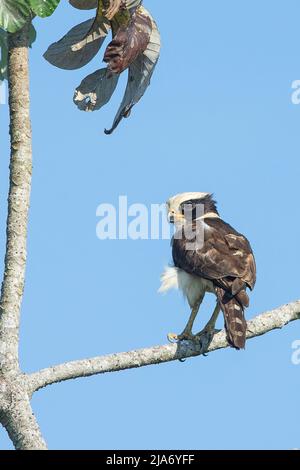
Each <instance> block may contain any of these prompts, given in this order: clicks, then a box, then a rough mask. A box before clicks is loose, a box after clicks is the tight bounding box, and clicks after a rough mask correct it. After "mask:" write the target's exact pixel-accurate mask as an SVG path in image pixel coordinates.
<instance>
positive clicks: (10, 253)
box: [0, 22, 46, 449]
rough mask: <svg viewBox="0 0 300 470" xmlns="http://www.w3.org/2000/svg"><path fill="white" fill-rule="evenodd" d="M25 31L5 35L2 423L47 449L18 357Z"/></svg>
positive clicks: (21, 444) (27, 132)
mask: <svg viewBox="0 0 300 470" xmlns="http://www.w3.org/2000/svg"><path fill="white" fill-rule="evenodd" d="M29 27H30V22H28V24H26V25H25V27H24V28H23V29H22V30H20V31H19V32H17V33H15V34H8V89H9V113H10V137H11V155H10V185H9V195H8V215H7V229H6V237H7V239H6V252H5V253H6V254H5V265H4V276H3V282H2V290H1V299H0V423H1V424H2V425H3V426H4V427H5V428H6V430H7V432H8V434H9V436H10V438H11V440H12V441H13V443H14V445H15V448H16V449H45V448H46V444H45V441H44V440H43V438H42V435H41V433H40V429H39V426H38V423H37V421H36V419H35V416H34V415H33V412H32V409H31V405H30V400H29V395H28V393H27V388H26V386H25V384H26V381H25V379H24V377H23V375H22V374H21V373H20V369H19V358H18V349H19V322H20V309H21V302H22V296H23V289H24V281H25V266H26V242H27V222H28V211H29V200H30V189H31V165H32V152H31V125H30V110H29V77H28V46H29Z"/></svg>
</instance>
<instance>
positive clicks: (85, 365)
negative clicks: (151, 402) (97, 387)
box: [27, 300, 300, 394]
mask: <svg viewBox="0 0 300 470" xmlns="http://www.w3.org/2000/svg"><path fill="white" fill-rule="evenodd" d="M297 319H300V300H298V301H296V302H292V303H289V304H286V305H283V306H281V307H279V308H276V309H274V310H271V311H269V312H265V313H263V314H261V315H258V316H257V317H255V318H254V319H253V320H250V321H249V322H248V323H247V325H248V330H247V339H250V338H254V337H256V336H260V335H263V334H265V333H268V332H269V331H272V330H275V329H277V328H282V327H283V326H284V325H286V324H287V323H290V322H292V321H294V320H297ZM228 346H229V345H228V342H227V340H226V334H225V331H224V330H222V331H220V332H219V333H216V334H215V335H214V337H213V339H212V341H211V343H210V345H209V347H208V349H207V352H211V351H215V350H217V349H221V348H226V347H228ZM200 354H202V351H201V349H200V345H198V344H196V343H193V342H191V341H183V342H181V343H178V344H167V345H164V346H154V347H151V348H144V349H138V350H135V351H130V352H123V353H118V354H110V355H107V356H99V357H94V358H91V359H84V360H79V361H71V362H66V363H64V364H60V365H56V366H53V367H49V368H47V369H42V370H40V371H39V372H35V373H32V374H30V375H28V376H27V382H28V393H29V394H32V393H33V392H35V391H36V390H39V389H40V388H43V387H46V386H47V385H51V384H53V383H57V382H61V381H63V380H69V379H76V378H79V377H87V376H91V375H95V374H104V373H106V372H116V371H120V370H124V369H132V368H134V367H142V366H148V365H151V364H160V363H163V362H169V361H174V360H176V359H185V358H188V357H192V356H198V355H200Z"/></svg>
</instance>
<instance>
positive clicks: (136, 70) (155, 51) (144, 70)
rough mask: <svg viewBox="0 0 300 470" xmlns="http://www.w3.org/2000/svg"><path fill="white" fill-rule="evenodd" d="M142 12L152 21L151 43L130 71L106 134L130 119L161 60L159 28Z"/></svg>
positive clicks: (144, 11) (145, 13)
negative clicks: (115, 113)
mask: <svg viewBox="0 0 300 470" xmlns="http://www.w3.org/2000/svg"><path fill="white" fill-rule="evenodd" d="M141 11H142V12H143V14H144V15H148V16H149V17H150V18H151V21H152V33H151V36H150V42H149V44H148V46H147V49H146V50H145V51H144V52H143V54H141V55H139V57H138V58H137V59H136V60H135V61H134V62H133V63H132V64H131V65H130V67H129V69H128V82H127V87H126V90H125V95H124V98H123V101H122V103H121V106H120V108H119V111H118V112H117V115H116V117H115V119H114V122H113V125H112V128H111V129H109V130H106V129H105V131H104V132H105V134H111V133H112V132H113V131H114V130H115V129H116V127H117V126H118V125H119V123H120V122H121V120H122V119H123V118H127V117H129V115H130V113H131V109H132V108H133V106H134V105H135V104H136V103H137V102H138V101H139V100H140V99H141V98H142V96H143V95H144V93H145V91H146V89H147V88H148V86H149V85H150V80H151V77H152V74H153V72H154V69H155V67H156V64H157V62H158V59H159V53H160V34H159V31H158V28H157V26H156V23H155V21H154V20H153V18H152V17H151V15H150V13H149V12H148V11H147V10H146V9H145V8H143V7H141Z"/></svg>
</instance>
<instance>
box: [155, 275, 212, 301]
mask: <svg viewBox="0 0 300 470" xmlns="http://www.w3.org/2000/svg"><path fill="white" fill-rule="evenodd" d="M170 289H180V290H181V291H182V292H183V294H184V296H185V297H186V298H187V300H188V303H189V305H190V307H191V308H192V307H193V306H194V305H195V303H196V302H197V301H198V300H199V299H201V298H202V296H203V295H204V294H205V292H215V289H214V285H213V283H212V282H211V281H209V280H208V279H204V278H202V277H199V276H195V275H193V274H189V273H187V272H186V271H184V270H183V269H180V268H176V267H167V268H165V271H164V272H163V273H162V275H161V286H160V288H159V290H158V292H161V293H164V292H167V291H168V290H170Z"/></svg>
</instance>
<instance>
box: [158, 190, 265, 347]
mask: <svg viewBox="0 0 300 470" xmlns="http://www.w3.org/2000/svg"><path fill="white" fill-rule="evenodd" d="M167 212H168V219H169V222H170V223H174V224H175V229H176V230H175V234H174V236H173V238H172V256H173V262H174V266H172V267H168V268H166V269H165V272H164V273H163V274H162V277H161V281H162V282H161V287H160V289H159V291H160V292H165V291H167V290H169V289H171V288H174V287H175V288H179V289H181V290H182V291H183V293H184V295H185V297H186V298H187V300H188V303H189V305H190V307H191V315H190V318H189V320H188V322H187V325H186V327H185V328H184V330H183V332H182V333H181V334H180V335H174V334H173V335H171V334H170V335H169V338H171V339H175V340H179V341H180V340H185V339H187V340H199V339H201V336H202V335H207V334H209V335H210V337H212V335H213V332H214V328H215V323H216V320H217V317H218V314H219V312H220V310H222V312H223V315H224V320H225V329H226V333H227V339H228V342H229V344H230V345H231V346H232V347H234V348H236V349H241V348H244V347H245V340H246V320H245V317H244V310H245V308H246V307H248V305H249V297H248V294H247V292H246V289H247V288H249V289H251V290H252V289H253V288H254V285H255V281H256V266H255V259H254V255H253V252H252V249H251V246H250V243H249V242H248V240H247V239H246V238H245V237H244V235H242V234H240V233H238V232H237V231H236V230H235V229H234V228H232V227H231V226H230V225H229V224H227V223H226V222H224V221H223V220H222V219H221V217H220V216H219V213H218V210H217V207H216V202H215V201H214V200H213V197H212V195H211V194H209V193H197V192H194V193H181V194H177V195H176V196H173V197H171V198H170V199H169V200H168V201H167ZM206 292H211V293H214V294H215V295H216V298H217V304H216V308H215V310H214V312H213V315H212V317H211V319H210V320H209V322H208V323H207V325H206V326H205V328H204V329H203V330H202V331H201V332H199V333H197V334H196V335H193V334H192V328H193V323H194V321H195V318H196V315H197V313H198V310H199V307H200V305H201V303H202V300H203V298H204V295H205V293H206Z"/></svg>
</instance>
